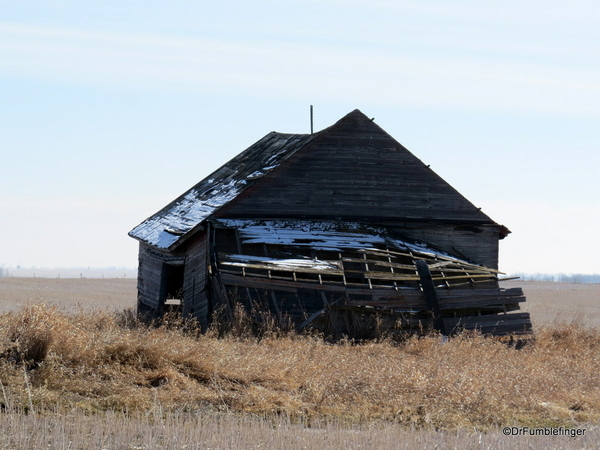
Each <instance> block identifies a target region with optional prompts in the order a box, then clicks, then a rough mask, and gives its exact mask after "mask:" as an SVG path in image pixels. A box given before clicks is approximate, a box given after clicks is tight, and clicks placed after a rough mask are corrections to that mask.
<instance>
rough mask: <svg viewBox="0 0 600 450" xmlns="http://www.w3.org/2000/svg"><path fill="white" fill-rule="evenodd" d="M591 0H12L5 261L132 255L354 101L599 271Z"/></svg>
mask: <svg viewBox="0 0 600 450" xmlns="http://www.w3.org/2000/svg"><path fill="white" fill-rule="evenodd" d="M599 13H600V6H599V5H598V4H597V2H592V1H574V2H569V3H568V4H567V3H565V2H556V1H545V2H541V1H519V2H517V1H490V2H475V1H444V2H441V1H439V2H438V1H418V2H417V1H385V0H381V1H378V0H372V1H368V2H367V1H360V0H347V1H336V0H320V1H318V2H317V1H255V2H242V1H222V2H205V1H183V0H178V1H177V0H175V1H170V2H157V1H144V2H141V1H128V2H113V1H88V2H75V1H48V2H37V1H36V2H34V1H19V2H6V1H2V0H0V219H1V223H2V228H1V231H2V232H1V233H0V249H2V251H1V253H0V264H5V265H6V266H13V267H14V266H16V265H22V266H37V267H57V266H63V267H72V266H85V267H87V266H92V267H94V266H117V267H120V266H126V267H135V266H136V264H137V262H136V259H137V244H136V241H134V240H133V239H131V238H129V237H127V232H128V231H129V230H130V229H131V228H133V227H134V226H135V225H137V224H138V223H139V222H141V221H142V220H143V219H145V218H146V217H147V216H149V215H151V214H153V213H154V212H155V211H157V210H158V209H160V208H162V207H163V206H164V205H165V204H166V203H168V202H169V201H170V200H172V199H173V198H175V197H177V196H178V195H179V194H181V193H182V192H183V191H185V190H186V189H187V188H189V187H190V186H192V185H193V184H195V183H196V182H197V181H199V180H200V179H202V178H204V177H205V176H206V175H208V174H209V173H210V172H211V171H213V170H214V169H216V168H217V167H219V166H220V165H221V164H223V163H224V162H226V161H227V160H229V159H230V158H231V157H233V156H234V155H235V154H237V153H239V152H240V151H242V150H244V149H245V148H246V147H248V146H249V145H250V144H252V143H253V142H255V141H256V140H257V139H259V138H260V137H262V136H263V135H265V134H266V133H268V132H269V131H272V130H276V131H281V132H299V133H301V132H308V131H309V121H308V117H309V116H308V111H309V105H310V104H313V105H314V107H315V128H316V129H321V128H324V127H326V126H329V125H331V124H332V123H334V122H335V121H336V120H338V119H339V118H341V117H342V116H344V115H345V114H346V113H348V112H349V111H351V110H353V109H355V108H359V109H361V110H362V111H363V112H364V113H365V114H367V115H369V116H371V117H375V121H376V122H377V123H378V124H379V125H380V126H382V127H383V128H384V129H385V130H386V131H387V132H388V133H390V134H391V135H392V136H394V137H395V138H396V139H397V140H398V141H399V142H401V143H402V144H403V145H405V146H406V147H407V148H408V149H409V150H411V151H412V152H413V153H414V154H415V155H417V156H418V157H419V158H421V159H422V160H423V161H424V162H425V163H426V164H431V167H432V168H433V169H434V170H435V171H436V172H437V173H438V174H440V175H441V176H442V177H444V178H445V179H446V180H447V181H448V182H449V183H450V184H452V185H453V186H455V187H456V188H457V189H458V190H459V191H460V192H461V193H463V194H464V195H465V196H466V197H467V198H469V199H470V200H471V201H472V202H473V203H474V204H476V205H477V206H480V207H482V209H483V210H484V211H485V212H486V213H487V214H488V215H490V216H491V217H492V218H493V219H494V220H496V221H497V222H499V223H503V224H505V225H507V226H508V227H509V228H510V229H511V230H512V231H513V233H512V234H511V235H509V236H508V237H507V238H506V239H505V240H504V241H502V242H501V255H500V258H501V259H500V268H501V269H502V270H505V271H507V272H515V271H525V272H566V273H572V272H582V273H597V272H600V267H599V266H598V263H597V262H596V258H595V255H596V254H598V253H600V239H598V232H597V224H598V223H600V200H599V199H598V198H599V194H600V181H599V180H600V177H598V176H597V172H598V167H599V166H600V127H599V126H598V125H599V119H600V28H599V27H598V26H597V23H598V19H600V14H599Z"/></svg>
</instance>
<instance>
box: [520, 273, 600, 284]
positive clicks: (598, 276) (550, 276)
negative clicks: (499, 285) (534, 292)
mask: <svg viewBox="0 0 600 450" xmlns="http://www.w3.org/2000/svg"><path fill="white" fill-rule="evenodd" d="M511 276H514V277H520V278H521V279H522V280H528V281H556V282H559V283H600V273H593V274H585V273H570V274H566V273H523V272H517V273H514V274H512V275H511Z"/></svg>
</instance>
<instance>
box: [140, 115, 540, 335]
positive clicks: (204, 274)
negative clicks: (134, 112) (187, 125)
mask: <svg viewBox="0 0 600 450" xmlns="http://www.w3.org/2000/svg"><path fill="white" fill-rule="evenodd" d="M508 233H509V230H508V229H507V228H506V227H505V226H503V225H500V224H498V223H496V222H494V221H493V220H492V219H490V218H489V217H488V216H487V215H486V214H484V213H483V212H482V211H481V210H480V209H479V208H477V207H475V206H474V205H473V204H472V203H470V202H469V201H468V200H467V199H466V198H465V197H463V196H462V195H461V194H460V193H459V192H457V191H456V190H455V189H454V188H453V187H452V186H451V185H450V184H448V183H447V182H446V181H444V180H443V179H442V178H441V177H439V176H438V175H437V174H436V173H435V172H434V171H433V170H431V169H430V168H429V166H427V165H425V164H423V162H421V161H420V160H419V159H418V158H417V157H415V156H414V155H413V154H412V153H411V152H409V151H408V150H407V149H406V148H404V147H403V146H402V145H401V144H399V143H398V142H397V141H396V140H395V139H394V138H392V137H391V136H390V135H389V134H387V133H386V132H385V131H384V130H383V129H381V128H380V127H379V126H378V125H376V124H375V123H374V122H373V121H372V120H371V119H369V118H368V117H366V116H365V115H364V114H363V113H362V112H360V111H359V110H355V111H352V112H351V113H349V114H348V115H346V116H345V117H343V118H342V119H340V120H339V121H338V122H337V123H335V124H334V125H332V126H330V127H329V128H326V129H324V130H322V131H320V132H316V133H314V134H283V133H276V132H271V133H269V134H267V135H266V136H265V137H263V138H262V139H260V140H259V141H258V142H256V143H255V144H253V145H251V146H250V147H249V148H248V149H246V150H244V151H243V152H242V153H240V154H239V155H237V156H236V157H234V158H233V159H232V160H231V161H229V162H228V163H226V164H225V165H224V166H222V167H221V168H219V169H217V170H216V171H215V172H213V173H212V174H211V175H209V176H208V177H206V178H205V179H203V180H202V181H200V182H199V183H198V184H196V185H195V186H193V187H192V188H191V189H189V190H188V191H187V192H185V193H183V194H182V195H181V196H180V197H178V198H177V199H175V200H174V201H173V202H171V203H170V204H168V205H167V206H165V207H164V208H163V209H161V210H160V211H158V212H157V213H156V214H154V215H153V216H151V217H149V218H148V219H146V220H145V221H143V222H142V223H141V224H140V225H138V226H137V227H135V228H134V229H133V230H132V231H131V232H130V233H129V235H130V236H131V237H133V238H135V239H137V240H138V241H139V242H140V247H139V271H138V312H139V314H140V315H141V316H143V317H147V318H155V317H160V316H161V315H162V314H164V312H165V311H167V310H169V309H172V308H181V311H182V313H183V315H184V316H185V317H195V318H197V319H198V321H199V323H200V324H201V325H202V326H203V327H204V328H206V327H207V326H208V324H209V322H210V320H211V319H212V318H213V317H216V316H215V315H214V313H215V311H221V312H222V313H223V314H221V315H220V316H219V317H221V319H223V318H226V317H228V315H229V317H230V315H231V312H232V311H233V309H234V308H235V305H236V304H240V305H242V306H243V307H244V308H246V310H247V311H252V310H254V311H263V312H264V311H268V312H270V313H271V314H272V316H273V317H275V318H276V319H277V320H279V321H282V322H285V321H287V322H291V323H293V324H294V325H295V326H296V327H297V328H298V329H301V328H304V327H307V326H313V327H317V328H322V329H325V328H326V329H329V330H332V331H334V332H336V333H345V334H350V335H352V334H361V333H362V334H364V333H365V330H368V329H369V327H372V326H373V323H375V322H376V323H377V324H378V326H379V327H381V326H383V327H386V329H389V330H415V329H422V328H423V327H429V326H434V327H435V328H438V329H440V330H441V331H442V332H444V333H445V334H447V333H451V332H453V331H455V330H458V329H461V328H466V329H473V328H477V329H480V330H481V331H483V332H484V333H492V334H523V333H528V332H529V331H530V329H531V323H530V319H529V315H528V314H527V313H522V312H516V311H517V310H519V304H520V303H521V302H523V301H525V298H524V296H523V293H522V290H521V289H520V288H512V289H503V288H501V287H500V286H499V278H498V277H499V272H498V270H497V269H498V244H499V240H501V239H503V238H504V237H506V235H507V234H508ZM375 318H376V319H377V320H375ZM221 319H219V320H221ZM367 334H368V333H367Z"/></svg>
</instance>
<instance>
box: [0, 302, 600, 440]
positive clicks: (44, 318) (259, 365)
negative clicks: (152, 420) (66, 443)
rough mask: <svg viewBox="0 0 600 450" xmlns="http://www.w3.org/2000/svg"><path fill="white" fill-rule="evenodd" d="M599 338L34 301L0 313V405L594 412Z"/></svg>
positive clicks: (447, 416) (359, 416)
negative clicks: (241, 327) (375, 336)
mask: <svg viewBox="0 0 600 450" xmlns="http://www.w3.org/2000/svg"><path fill="white" fill-rule="evenodd" d="M240 334H241V335H240ZM599 350H600V332H599V331H597V330H593V329H586V328H581V327H577V326H575V325H556V326H552V327H548V328H545V329H541V330H539V331H538V332H537V334H536V336H535V341H534V342H532V343H530V344H528V345H526V346H525V347H524V348H523V349H521V350H516V349H515V348H514V347H510V346H507V345H506V344H504V343H501V342H498V341H496V340H493V339H486V338H484V337H481V336H477V335H464V336H458V337H456V338H453V339H450V340H449V341H448V342H444V341H442V340H441V339H440V338H439V337H437V336H427V337H421V338H417V337H415V338H410V339H407V340H406V341H404V342H400V343H398V342H392V341H385V340H381V341H379V342H364V343H361V344H355V343H351V342H338V343H335V344H333V343H328V342H326V341H325V340H323V339H322V338H320V337H319V336H310V335H294V334H291V333H276V332H272V331H268V330H266V331H265V330H263V332H262V333H261V335H260V337H259V338H257V337H254V336H252V335H251V334H245V335H244V333H238V335H237V336H236V335H235V333H231V332H230V333H229V334H225V335H224V336H223V337H221V338H218V337H217V336H216V335H215V334H210V333H209V334H207V335H201V334H199V333H198V332H197V330H196V329H194V328H193V327H189V326H188V327H182V326H181V324H180V323H177V322H167V323H165V324H163V325H161V326H158V327H146V326H144V325H141V324H139V323H137V322H136V321H135V319H134V318H133V316H132V315H131V314H129V315H127V314H119V315H115V314H114V313H111V312H102V311H96V312H93V313H90V312H81V313H75V314H70V313H67V312H64V311H61V310H58V309H56V308H49V307H46V306H45V305H42V304H40V305H35V306H32V307H28V308H25V309H22V310H19V311H17V312H10V313H6V314H3V315H0V355H1V357H0V381H1V387H2V392H0V403H1V407H2V409H3V410H4V411H6V412H11V411H15V410H20V411H44V410H53V411H56V410H59V411H70V410H72V409H74V408H75V409H77V410H78V411H87V412H89V413H94V412H105V411H123V412H125V413H127V414H132V413H134V412H136V411H138V412H139V411H145V412H156V411H160V412H161V414H187V413H197V412H205V413H206V412H210V411H212V412H219V411H224V412H235V413H252V414H263V415H264V414H269V415H283V416H285V417H289V418H290V420H291V421H294V420H298V421H303V423H306V424H310V423H311V421H313V420H323V419H324V418H334V419H335V420H337V421H341V422H351V423H357V422H360V423H366V422H372V421H374V420H375V421H377V420H383V421H389V422H392V423H403V424H408V425H412V426H417V427H435V428H439V429H450V428H457V427H458V428H460V427H475V428H478V429H486V428H493V427H496V426H500V425H505V424H506V425H512V424H523V425H529V426H552V425H563V426H578V425H580V424H583V423H597V422H599V419H600V357H599V356H600V352H599Z"/></svg>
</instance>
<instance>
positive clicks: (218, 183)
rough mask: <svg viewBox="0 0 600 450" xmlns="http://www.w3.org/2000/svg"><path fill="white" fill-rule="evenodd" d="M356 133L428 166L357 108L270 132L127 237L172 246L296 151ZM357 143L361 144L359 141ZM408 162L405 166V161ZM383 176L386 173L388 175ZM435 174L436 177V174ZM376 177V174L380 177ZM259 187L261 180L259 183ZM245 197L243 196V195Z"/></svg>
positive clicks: (475, 215)
mask: <svg viewBox="0 0 600 450" xmlns="http://www.w3.org/2000/svg"><path fill="white" fill-rule="evenodd" d="M355 135H357V136H358V135H360V136H363V137H364V135H368V136H371V137H374V136H377V137H378V139H379V141H381V140H382V139H383V140H385V141H386V142H388V144H389V143H392V146H393V147H394V148H395V149H397V151H400V152H404V154H405V155H408V156H405V157H408V158H410V164H411V167H419V168H418V169H410V170H419V171H423V170H427V171H430V169H426V167H425V165H424V164H423V163H422V162H421V161H420V160H418V158H416V157H414V155H412V154H411V153H410V152H409V151H408V150H406V149H405V148H404V147H402V146H401V145H400V144H399V143H398V142H396V141H395V140H394V139H393V138H392V137H391V136H389V135H388V134H387V133H386V132H385V131H384V130H382V129H381V128H380V127H379V126H378V125H376V124H375V123H374V122H373V119H369V118H368V117H367V116H366V115H365V114H364V113H363V112H361V111H360V110H359V109H355V110H353V111H351V112H350V113H348V114H346V115H345V116H344V117H342V118H341V119H340V120H338V121H337V122H336V123H335V124H334V125H332V126H330V127H328V128H325V129H324V130H321V131H318V132H315V133H314V134H312V135H311V134H288V133H278V132H275V131H273V132H270V133H268V134H267V135H266V136H264V137H263V138H262V139H260V140H259V141H257V142H256V143H254V144H253V145H251V146H250V147H248V148H247V149H246V150H244V151H243V152H242V153H240V154H238V155H237V156H235V157H234V158H232V159H231V160H230V161H229V162H227V163H226V164H224V165H223V166H221V167H220V168H218V169H217V170H215V171H214V172H213V173H211V174H210V175H209V176H207V177H206V178H204V179H203V180H201V181H200V182H199V183H197V184H196V185H195V186H193V187H192V188H190V189H189V190H187V191H186V192H185V193H183V194H182V195H181V196H179V197H178V198H176V199H175V200H173V201H172V202H171V203H169V204H168V205H167V206H165V207H164V208H163V209H161V210H160V211H158V212H157V213H155V214H154V215H152V216H150V217H149V218H147V219H146V220H144V221H143V222H142V223H140V224H139V225H138V226H136V227H135V228H134V229H133V230H131V231H130V232H129V236H131V237H133V238H135V239H137V240H139V241H141V242H144V243H146V244H148V245H151V246H153V247H155V248H158V249H169V250H173V249H174V248H176V247H177V246H178V245H180V244H181V243H182V242H184V241H185V240H186V239H187V238H188V237H190V236H192V235H193V234H194V233H195V231H196V230H198V229H201V228H202V225H203V223H204V222H205V221H206V219H208V218H209V217H211V216H213V215H214V214H216V213H217V211H221V212H220V214H223V211H227V210H228V209H230V208H231V207H232V205H235V204H237V203H238V202H239V198H240V196H241V194H242V193H244V192H245V191H247V190H248V189H249V188H250V187H252V186H254V185H255V184H256V183H257V182H258V181H259V180H261V179H263V178H264V179H265V180H266V179H267V178H268V179H271V178H273V176H274V175H275V174H273V175H270V174H271V172H274V171H276V170H277V168H279V167H281V170H283V165H286V164H287V165H286V167H287V166H289V165H290V164H291V161H293V160H295V159H297V158H298V156H300V155H305V156H306V155H311V154H312V153H310V152H311V151H312V150H311V149H313V148H315V146H319V145H321V144H322V143H323V142H326V141H327V142H328V141H331V140H332V139H334V140H336V139H339V138H340V137H343V139H346V140H347V139H348V138H349V136H355ZM350 139H351V138H350ZM367 140H368V141H369V142H371V140H372V139H371V138H369V139H367ZM317 142H318V143H319V144H317ZM363 142H364V141H363ZM313 143H314V145H313ZM336 145H342V144H336ZM361 145H363V144H361ZM368 145H371V144H368ZM357 148H362V147H361V146H359V147H357ZM300 150H302V152H300ZM307 152H308V153H307ZM376 153H377V152H376ZM295 155H296V156H295ZM388 156H389V155H388ZM310 158H311V157H310V156H309V159H310ZM394 158H395V156H394ZM382 164H383V163H382ZM406 166H407V167H408V165H406ZM421 166H422V167H421ZM381 167H382V170H384V171H385V170H387V171H388V172H389V171H390V170H391V169H389V168H386V167H385V164H383V166H381ZM357 170H361V169H360V168H359V169H357ZM401 170H404V169H401ZM277 173H280V171H279V170H277ZM419 173H420V172H419ZM415 174H416V172H415ZM421 175H423V174H421ZM425 175H427V174H425ZM347 176H348V177H351V176H352V175H351V174H347ZM385 176H388V177H389V174H386V175H385ZM394 176H395V177H396V178H397V177H398V176H402V173H398V174H395V175H394ZM419 176H420V175H419ZM427 176H429V175H427ZM434 176H436V177H437V175H435V174H434ZM375 178H379V176H377V177H375ZM438 178H439V177H438ZM433 181H434V182H435V183H438V184H443V185H444V186H447V187H443V186H442V187H443V189H445V190H446V191H447V192H448V193H449V194H450V195H451V196H454V197H456V198H460V199H461V200H460V201H461V202H462V203H461V208H462V209H463V210H465V209H464V208H466V211H467V213H466V214H463V215H462V216H461V217H468V218H470V219H473V221H474V222H478V223H491V224H494V222H493V221H492V220H491V219H489V217H487V216H486V215H485V214H483V213H481V212H480V211H478V210H477V208H475V207H474V206H473V205H472V204H470V203H469V202H468V200H466V199H464V197H462V196H461V195H460V194H459V193H458V192H456V191H455V190H454V189H453V188H452V187H451V186H450V185H449V184H447V183H446V182H445V181H443V180H441V178H439V180H438V179H436V180H433ZM261 186H263V185H262V184H261ZM315 188H316V187H315ZM253 191H255V189H251V190H248V192H253ZM451 191H452V192H451ZM393 194H394V195H401V193H399V192H397V191H394V192H393ZM424 195H428V194H424ZM436 195H437V194H436ZM244 196H247V195H246V194H244ZM242 197H243V196H242ZM234 200H235V201H234ZM462 200H464V202H463V201H462ZM461 214H462V213H461ZM405 218H406V220H414V219H415V217H412V216H410V214H409V215H405ZM422 219H426V217H422Z"/></svg>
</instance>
